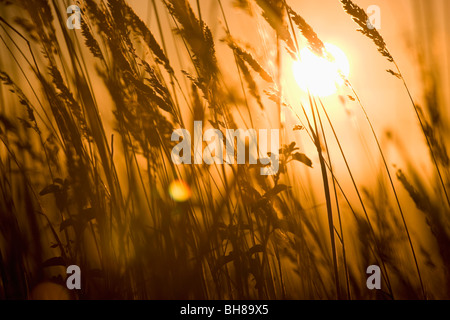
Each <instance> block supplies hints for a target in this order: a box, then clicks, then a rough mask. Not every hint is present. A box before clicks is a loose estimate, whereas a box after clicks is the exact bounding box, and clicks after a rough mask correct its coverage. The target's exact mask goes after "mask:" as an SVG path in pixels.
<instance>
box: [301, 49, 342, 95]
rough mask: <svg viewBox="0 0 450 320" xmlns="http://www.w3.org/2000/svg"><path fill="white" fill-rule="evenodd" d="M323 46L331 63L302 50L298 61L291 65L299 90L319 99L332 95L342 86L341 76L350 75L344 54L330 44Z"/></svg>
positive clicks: (307, 50) (306, 50) (308, 50)
mask: <svg viewBox="0 0 450 320" xmlns="http://www.w3.org/2000/svg"><path fill="white" fill-rule="evenodd" d="M324 45H325V49H326V50H327V51H328V53H329V54H330V55H331V57H332V59H331V61H330V60H329V59H326V58H323V57H319V56H317V55H316V54H315V53H313V52H312V51H311V50H310V49H309V48H304V49H302V50H301V51H300V59H299V60H298V61H294V63H293V65H292V69H293V72H294V77H295V80H296V81H297V83H298V85H299V86H300V88H301V89H302V90H304V91H305V92H308V91H309V92H310V93H311V94H313V95H316V96H320V97H326V96H330V95H332V94H334V93H335V92H336V91H337V89H338V88H339V87H340V86H342V85H343V84H344V80H343V79H342V76H341V75H342V74H343V75H344V76H345V77H348V76H349V73H350V65H349V62H348V60H347V57H346V56H345V53H344V52H343V51H342V50H341V49H339V48H338V47H336V46H335V45H332V44H330V43H325V44H324Z"/></svg>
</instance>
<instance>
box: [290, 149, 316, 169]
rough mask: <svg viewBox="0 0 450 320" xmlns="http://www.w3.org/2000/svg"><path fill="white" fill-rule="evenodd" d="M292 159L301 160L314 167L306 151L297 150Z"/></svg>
mask: <svg viewBox="0 0 450 320" xmlns="http://www.w3.org/2000/svg"><path fill="white" fill-rule="evenodd" d="M292 159H294V160H297V161H300V162H302V163H304V164H306V165H307V166H308V167H311V168H312V161H311V160H310V159H309V158H308V157H307V156H306V155H305V154H304V153H299V152H296V153H294V154H293V155H292Z"/></svg>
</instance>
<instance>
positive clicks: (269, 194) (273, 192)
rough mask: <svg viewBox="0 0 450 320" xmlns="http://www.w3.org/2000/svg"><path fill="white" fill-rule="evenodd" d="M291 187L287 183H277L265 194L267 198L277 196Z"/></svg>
mask: <svg viewBox="0 0 450 320" xmlns="http://www.w3.org/2000/svg"><path fill="white" fill-rule="evenodd" d="M289 188H290V187H288V186H287V185H285V184H277V185H276V186H275V187H273V188H272V189H271V190H269V191H267V192H266V194H265V195H264V197H266V198H271V197H273V196H276V195H277V194H278V193H280V192H282V191H285V190H287V189H289Z"/></svg>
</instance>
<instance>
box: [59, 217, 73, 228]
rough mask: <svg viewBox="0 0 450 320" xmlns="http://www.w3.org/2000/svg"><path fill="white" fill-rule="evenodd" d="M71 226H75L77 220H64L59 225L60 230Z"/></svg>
mask: <svg viewBox="0 0 450 320" xmlns="http://www.w3.org/2000/svg"><path fill="white" fill-rule="evenodd" d="M70 226H72V227H74V228H75V221H74V220H73V219H71V218H69V219H66V220H64V221H63V222H61V225H60V226H59V231H63V230H64V229H67V228H68V227H70Z"/></svg>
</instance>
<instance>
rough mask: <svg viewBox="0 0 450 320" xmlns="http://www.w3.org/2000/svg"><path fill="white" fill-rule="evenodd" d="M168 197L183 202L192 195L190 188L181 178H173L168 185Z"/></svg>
mask: <svg viewBox="0 0 450 320" xmlns="http://www.w3.org/2000/svg"><path fill="white" fill-rule="evenodd" d="M169 194H170V197H171V198H172V199H173V200H175V201H177V202H185V201H187V200H189V199H190V198H191V196H192V192H191V188H190V187H189V185H188V184H187V183H186V182H184V181H182V180H174V181H172V182H171V184H170V186H169Z"/></svg>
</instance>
